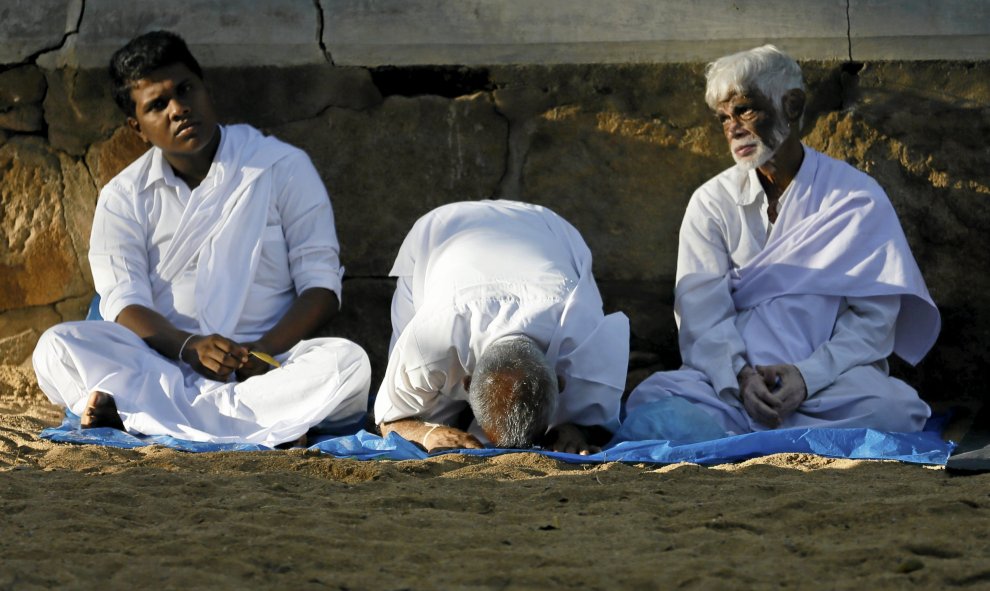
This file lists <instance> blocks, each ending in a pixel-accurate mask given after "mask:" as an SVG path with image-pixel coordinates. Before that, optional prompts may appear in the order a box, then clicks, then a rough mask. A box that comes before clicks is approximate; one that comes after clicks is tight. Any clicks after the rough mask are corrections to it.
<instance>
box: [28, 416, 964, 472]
mask: <svg viewBox="0 0 990 591" xmlns="http://www.w3.org/2000/svg"><path fill="white" fill-rule="evenodd" d="M943 423H944V417H940V418H939V419H937V420H930V421H929V423H928V425H927V426H926V429H925V430H924V431H921V432H920V433H887V432H883V431H875V430H873V429H777V430H773V431H762V432H758V433H747V434H745V435H734V436H730V437H723V438H721V439H715V440H711V441H699V442H694V443H685V442H674V441H658V440H646V441H623V442H621V443H617V444H615V445H611V446H609V447H607V448H606V449H605V450H604V451H602V452H600V453H597V454H594V455H588V456H581V455H575V454H566V453H558V452H552V451H546V450H509V449H461V450H451V451H445V452H437V453H434V454H427V453H426V452H424V451H423V450H422V449H421V448H419V447H418V446H417V445H415V444H413V443H410V442H408V441H406V440H405V439H402V438H401V437H398V436H397V435H395V434H390V435H389V436H388V437H385V438H382V437H379V436H377V435H373V434H371V433H368V432H367V431H358V432H357V433H355V434H353V435H344V436H332V435H324V436H317V437H312V436H311V437H310V442H311V444H312V445H310V449H318V450H320V451H321V452H323V453H326V454H330V455H333V456H335V457H340V458H352V459H358V460H371V459H388V460H421V459H423V458H426V457H429V456H431V455H442V454H445V453H461V454H468V455H474V456H482V457H489V456H494V455H498V454H504V453H512V452H518V451H530V452H535V453H541V454H544V455H546V456H549V457H552V458H556V459H559V460H563V461H565V462H572V463H596V462H616V461H618V462H633V463H638V462H646V463H659V464H669V463H676V462H693V463H697V464H721V463H726V462H738V461H742V460H746V459H749V458H754V457H758V456H765V455H769V454H775V453H811V454H818V455H821V456H826V457H830V458H851V459H871V460H899V461H902V462H912V463H918V464H935V465H944V464H945V462H946V460H947V459H948V457H949V454H950V453H951V452H952V450H953V448H954V447H955V444H954V443H952V442H947V441H943V440H942V438H941V436H940V435H939V433H940V432H941V430H942V427H943ZM41 437H43V438H45V439H50V440H52V441H59V442H65V443H89V444H97V445H106V446H110V447H122V448H134V447H141V446H145V445H163V446H166V447H170V448H174V449H178V450H182V451H190V452H210V451H260V450H269V449H271V448H269V447H266V446H263V445H245V444H232V443H231V444H224V443H199V442H193V441H184V440H181V439H176V438H174V437H168V436H135V435H131V434H128V433H124V432H123V431H117V430H115V429H80V428H79V418H78V417H76V416H75V415H72V414H71V413H67V414H66V417H65V420H64V421H63V423H62V425H60V426H59V427H54V428H49V429H45V430H44V431H42V433H41Z"/></svg>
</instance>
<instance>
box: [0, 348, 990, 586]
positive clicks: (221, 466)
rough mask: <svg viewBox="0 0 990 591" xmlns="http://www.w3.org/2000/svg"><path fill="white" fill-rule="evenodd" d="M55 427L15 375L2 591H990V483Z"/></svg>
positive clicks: (1, 466) (8, 370)
mask: <svg viewBox="0 0 990 591" xmlns="http://www.w3.org/2000/svg"><path fill="white" fill-rule="evenodd" d="M60 416H61V413H60V411H59V410H58V409H56V408H54V407H52V406H50V405H49V404H48V403H47V402H46V401H45V399H44V398H43V396H42V395H41V393H40V392H39V391H38V389H37V386H36V384H35V382H34V378H33V375H32V374H31V373H30V371H28V370H25V369H22V368H16V367H9V366H3V367H0V524H2V525H0V589H18V590H20V589H96V588H100V589H130V588H150V589H241V588H245V589H248V588H250V589H273V588H281V589H293V590H303V589H389V590H400V589H414V590H422V589H603V590H604V589H675V588H690V589H781V588H783V589H903V588H926V589H937V588H946V587H967V588H973V589H977V588H990V475H982V476H967V477H953V476H950V475H948V474H947V473H946V472H945V471H944V470H942V469H940V468H931V467H921V466H915V465H907V464H900V463H896V462H864V461H849V460H830V459H825V458H821V457H818V456H811V455H804V454H780V455H774V456H769V457H766V458H760V459H757V460H751V461H748V462H744V463H741V464H733V465H723V466H715V467H708V468H706V467H701V466H696V465H689V464H677V465H669V466H656V465H623V464H619V463H611V464H604V465H568V464H564V463H559V462H556V461H553V460H550V459H548V458H545V457H542V456H539V455H535V454H511V455H505V456H501V457H497V458H494V459H487V460H484V459H473V458H469V457H465V456H444V457H437V458H432V459H429V460H424V461H406V462H387V461H377V462H358V461H353V460H340V459H334V458H330V457H325V456H322V455H319V454H312V453H308V452H304V451H301V450H294V451H279V452H267V453H213V454H189V453H183V452H176V451H172V450H168V449H164V448H161V447H148V448H143V449H139V450H118V449H110V448H102V447H96V446H75V445H64V444H53V443H50V442H48V441H44V440H40V439H39V438H38V436H37V435H38V432H39V431H40V430H41V429H42V428H43V427H45V426H47V425H51V424H55V423H57V422H58V420H59V418H60Z"/></svg>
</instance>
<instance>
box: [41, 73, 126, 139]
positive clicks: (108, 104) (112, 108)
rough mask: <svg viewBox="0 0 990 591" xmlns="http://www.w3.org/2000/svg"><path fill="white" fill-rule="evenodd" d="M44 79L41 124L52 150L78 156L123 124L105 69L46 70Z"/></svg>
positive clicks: (122, 117)
mask: <svg viewBox="0 0 990 591" xmlns="http://www.w3.org/2000/svg"><path fill="white" fill-rule="evenodd" d="M45 76H46V78H47V80H48V94H47V95H46V96H45V103H44V105H45V120H46V121H47V122H48V141H49V142H50V143H51V145H52V146H53V147H54V148H57V149H59V150H63V151H65V152H68V153H69V154H72V155H74V156H81V155H83V154H85V152H86V148H87V147H88V146H89V145H90V144H92V143H93V142H96V141H99V140H102V139H105V138H107V137H109V136H110V134H111V133H113V131H114V130H115V129H116V128H117V127H119V126H120V125H121V124H122V123H123V122H124V116H123V114H121V113H120V111H119V110H118V109H117V105H116V103H114V102H113V98H112V96H111V92H110V75H109V74H108V73H107V72H106V68H102V69H92V70H72V69H61V70H47V71H46V72H45Z"/></svg>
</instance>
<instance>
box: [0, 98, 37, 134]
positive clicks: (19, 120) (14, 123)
mask: <svg viewBox="0 0 990 591" xmlns="http://www.w3.org/2000/svg"><path fill="white" fill-rule="evenodd" d="M0 127H2V128H4V129H9V130H10V131H20V132H28V133H30V132H33V131H41V130H42V129H44V127H45V117H44V114H43V113H42V111H41V106H40V105H15V106H12V107H9V108H7V109H6V110H3V109H0Z"/></svg>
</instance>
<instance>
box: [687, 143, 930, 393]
mask: <svg viewBox="0 0 990 591" xmlns="http://www.w3.org/2000/svg"><path fill="white" fill-rule="evenodd" d="M779 210H780V215H779V217H778V220H777V224H776V225H775V226H771V225H770V222H769V219H768V216H767V198H766V194H765V193H764V191H763V188H762V186H761V184H760V182H759V179H758V177H757V174H756V171H750V172H748V173H747V172H743V171H742V170H741V169H740V168H739V167H735V166H734V167H732V168H730V169H728V170H726V171H725V172H723V173H721V174H720V175H718V176H716V177H715V178H713V179H712V180H710V181H709V182H707V183H705V185H703V186H702V187H701V188H699V189H698V191H696V192H695V194H694V195H693V196H692V198H691V201H690V203H689V204H688V208H687V211H686V213H685V215H684V221H683V223H682V225H681V232H680V245H679V253H678V264H677V286H676V288H675V304H674V308H675V315H676V319H677V321H678V326H679V329H680V332H679V340H680V348H681V356H682V359H683V360H684V363H685V365H687V366H690V367H694V368H695V369H699V370H701V371H702V372H704V373H705V374H706V375H707V376H708V377H709V379H710V380H711V382H712V385H713V386H714V387H715V391H716V392H717V393H719V394H722V393H723V392H726V391H729V392H734V391H735V390H737V389H738V383H737V380H736V375H737V374H738V372H739V371H740V370H741V369H742V368H743V366H744V365H746V364H747V363H752V364H768V363H793V364H794V365H796V366H797V368H798V369H799V370H800V371H801V374H802V376H803V377H804V380H805V383H806V385H807V388H808V394H809V396H810V395H813V394H814V393H816V392H818V391H820V390H822V389H823V388H826V387H827V386H829V385H830V384H831V383H832V382H834V381H835V379H836V378H837V377H838V376H839V375H840V374H842V373H843V372H845V371H847V370H848V369H850V368H852V367H854V366H857V365H865V364H869V363H883V362H885V360H886V358H887V357H888V356H889V355H890V354H891V352H894V351H895V350H896V348H897V347H898V345H902V349H903V350H904V351H905V353H904V354H903V355H902V356H905V358H907V359H909V360H910V361H913V362H914V361H916V360H917V359H915V357H917V358H920V356H921V355H923V354H924V352H925V351H927V350H928V348H929V347H930V346H931V343H932V342H933V341H934V338H935V335H936V334H937V332H938V313H937V310H936V309H935V307H934V304H933V303H932V302H931V299H930V297H929V296H928V292H927V289H926V288H925V286H924V282H923V280H922V279H921V275H920V271H918V269H917V265H916V264H915V262H914V259H913V258H912V257H911V255H910V250H909V249H908V247H907V243H906V240H905V239H904V237H903V232H902V231H901V229H900V225H899V224H898V222H897V219H896V215H895V214H894V213H893V209H892V208H891V207H890V205H889V201H888V200H887V198H886V195H884V194H883V191H882V190H881V189H880V187H879V186H878V185H876V183H875V182H874V181H873V180H872V179H870V178H869V177H868V176H866V175H865V174H863V173H861V172H859V171H857V170H855V169H854V168H852V167H851V166H849V165H848V164H845V163H842V162H838V161H835V160H832V159H831V158H828V157H826V156H824V155H822V154H819V153H818V152H815V151H814V150H811V149H810V148H807V147H806V148H805V158H804V161H803V163H802V165H801V168H800V170H799V171H798V174H797V176H796V177H795V178H794V180H793V181H792V182H791V185H790V186H788V188H787V190H786V191H785V192H784V195H783V196H782V197H781V201H780V206H779ZM834 212H838V213H834ZM843 215H844V216H846V217H842V218H839V217H837V216H843ZM830 216H831V217H830ZM864 219H865V220H870V221H872V220H879V221H872V223H874V224H876V227H877V228H879V230H878V231H866V230H861V229H860V228H859V226H858V225H856V224H859V223H860V222H861V221H862V220H864ZM830 223H831V224H833V225H837V226H841V227H839V228H838V229H834V230H829V232H830V233H825V234H827V236H829V237H833V238H834V237H835V236H836V235H839V234H841V237H842V240H834V239H826V240H824V241H823V240H822V239H821V238H820V237H817V236H816V235H815V234H814V233H815V232H816V231H820V228H821V227H822V226H825V225H827V224H830ZM842 224H845V225H844V226H842ZM816 241H817V242H816ZM802 249H803V250H802ZM788 257H789V258H788ZM863 261H866V262H868V263H870V264H869V265H864V264H860V263H862V262H863ZM836 262H839V263H843V264H846V265H847V266H843V265H840V264H836ZM874 262H875V263H876V264H875V265H874V264H873V263H874ZM857 264H858V268H857ZM871 265H872V266H871ZM767 269H770V271H766V270H767ZM847 269H851V270H850V271H849V272H848V273H845V278H844V279H838V278H837V277H836V276H837V275H842V274H843V271H844V270H847ZM759 272H764V274H765V275H766V274H773V273H776V275H772V276H771V279H779V281H777V283H779V284H777V285H772V284H774V283H775V282H774V281H768V280H765V279H764V280H763V283H762V285H754V284H757V283H759V281H758V280H752V279H751V280H750V282H749V284H747V288H748V290H749V292H753V291H754V290H756V291H759V290H762V291H763V293H761V295H760V296H759V298H750V300H752V301H747V302H741V301H740V294H739V292H737V289H738V288H739V286H740V285H741V284H742V283H741V278H743V277H747V275H749V276H750V278H751V277H752V275H754V274H756V273H759ZM808 277H811V278H816V277H817V279H812V280H808ZM832 279H835V282H834V286H828V285H827V284H828V282H829V281H830V280H832ZM814 281H817V283H818V284H817V285H815V286H810V283H811V282H814ZM846 282H848V283H846ZM782 295H788V296H789V297H787V298H783V297H779V296H782ZM905 296H908V297H909V298H908V299H907V300H905V299H904V297H905ZM760 298H762V301H764V302H767V301H770V300H772V301H773V303H772V312H771V311H769V308H768V307H761V306H757V305H753V304H754V302H758V301H760ZM905 305H906V306H908V312H909V313H908V314H903V313H902V312H904V311H905ZM914 311H920V315H921V316H923V318H921V317H919V318H917V324H916V325H913V326H912V325H911V324H910V322H909V321H910V319H909V318H907V317H908V316H910V315H911V314H910V312H914ZM895 327H898V328H899V331H895ZM897 332H902V333H903V334H902V335H898V334H897ZM897 338H900V339H901V340H900V341H897ZM918 351H920V354H919V353H918Z"/></svg>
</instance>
